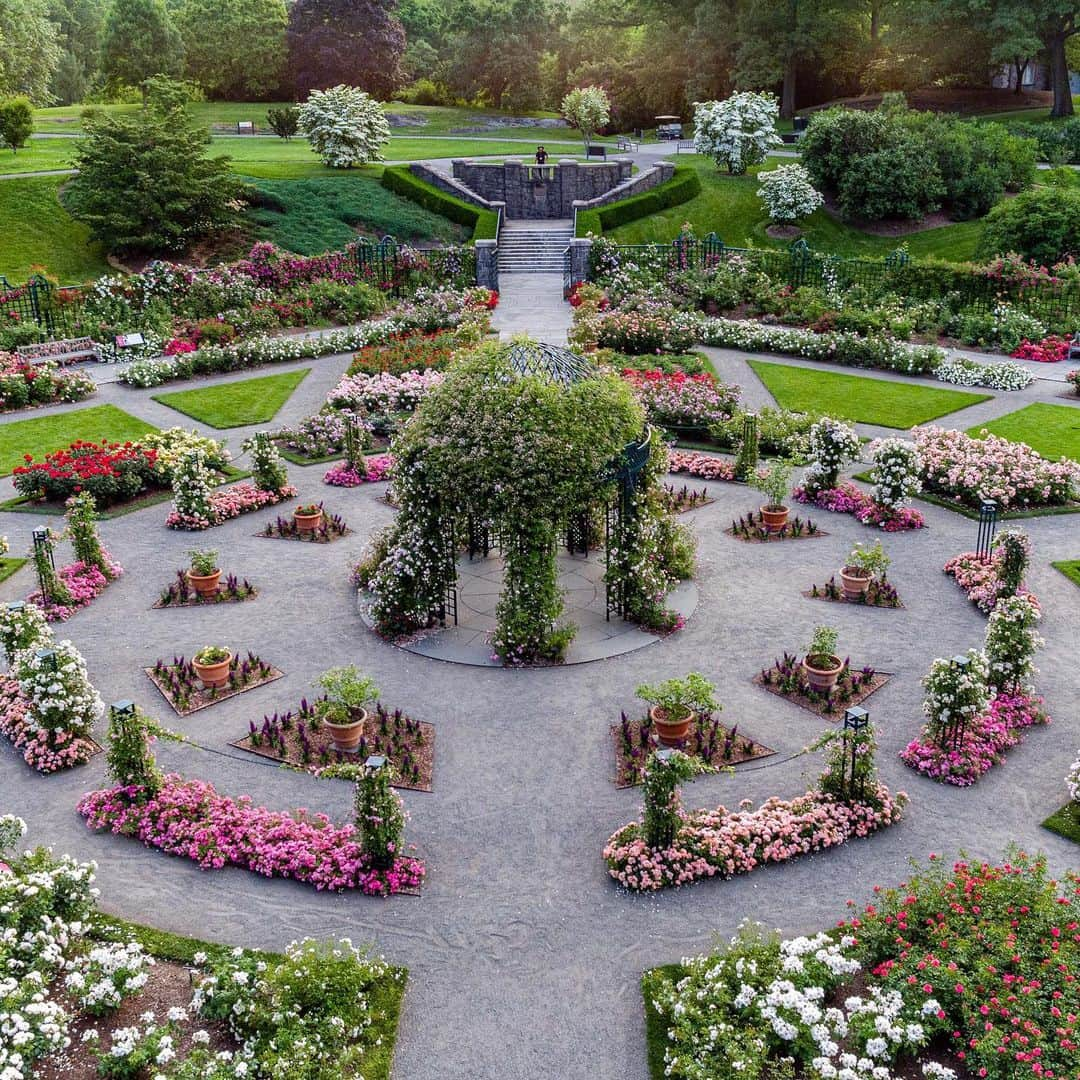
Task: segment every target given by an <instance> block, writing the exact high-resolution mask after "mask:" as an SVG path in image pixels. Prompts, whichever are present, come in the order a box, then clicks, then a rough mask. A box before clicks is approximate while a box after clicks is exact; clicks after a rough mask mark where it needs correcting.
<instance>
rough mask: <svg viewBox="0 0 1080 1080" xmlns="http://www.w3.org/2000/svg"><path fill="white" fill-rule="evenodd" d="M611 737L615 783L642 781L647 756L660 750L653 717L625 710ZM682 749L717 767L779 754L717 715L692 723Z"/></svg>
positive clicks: (613, 725)
mask: <svg viewBox="0 0 1080 1080" xmlns="http://www.w3.org/2000/svg"><path fill="white" fill-rule="evenodd" d="M611 737H612V740H613V742H614V744H615V786H616V787H619V788H625V787H634V786H635V785H637V784H640V783H641V782H642V781H643V779H644V776H645V761H646V759H647V758H648V756H649V754H651V753H652V752H653V751H654V750H658V749H660V740H659V739H658V738H657V736H656V731H655V729H654V725H653V722H652V720H651V719H650V718H649V716H648V714H646V715H645V716H643V717H641V718H640V719H638V720H631V719H629V718H628V717H627V715H626V713H623V714H622V719H621V720H620V722H619V723H618V724H612V725H611ZM682 749H683V752H684V753H687V754H689V755H690V756H691V757H696V758H698V759H699V760H701V761H704V762H705V763H706V764H707V765H710V766H712V767H713V768H716V769H722V768H725V767H728V766H731V765H741V764H742V763H743V762H744V761H754V760H755V759H756V758H763V757H770V756H771V755H772V754H775V753H776V751H775V750H773V749H771V748H770V747H768V746H763V745H762V744H761V743H759V742H755V741H754V740H753V739H751V738H749V737H748V736H746V735H740V734H739V725H738V724H735V725H734V726H733V727H730V728H728V727H725V726H724V725H723V724H721V723H720V721H719V720H717V719H715V717H706V718H704V719H703V720H702V721H700V722H699V723H698V724H697V725H692V726H691V729H690V734H689V736H688V737H687V740H686V744H685V745H684V746H683V747H682Z"/></svg>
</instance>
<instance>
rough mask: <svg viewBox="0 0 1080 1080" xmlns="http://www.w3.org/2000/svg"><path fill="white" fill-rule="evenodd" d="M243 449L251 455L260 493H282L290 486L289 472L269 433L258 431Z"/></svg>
mask: <svg viewBox="0 0 1080 1080" xmlns="http://www.w3.org/2000/svg"><path fill="white" fill-rule="evenodd" d="M243 448H244V450H245V451H246V452H247V453H249V454H250V455H251V472H252V475H253V477H254V480H255V486H256V487H257V488H259V490H260V491H281V490H282V488H284V487H285V485H286V484H288V482H289V473H288V470H287V469H286V468H285V463H284V462H283V461H282V460H281V454H280V452H279V451H278V448H277V443H275V442H274V441H273V439H271V438H270V433H269V432H267V431H256V432H255V434H254V435H252V436H251V438H250V439H247V440H246V441H245V442H244V447H243Z"/></svg>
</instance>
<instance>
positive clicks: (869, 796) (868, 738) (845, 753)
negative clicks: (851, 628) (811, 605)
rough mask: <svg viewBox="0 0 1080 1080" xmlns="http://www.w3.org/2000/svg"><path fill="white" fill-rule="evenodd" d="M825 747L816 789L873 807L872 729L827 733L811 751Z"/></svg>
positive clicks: (875, 776) (874, 747)
mask: <svg viewBox="0 0 1080 1080" xmlns="http://www.w3.org/2000/svg"><path fill="white" fill-rule="evenodd" d="M819 629H821V628H820V627H819ZM834 648H835V645H834ZM825 746H827V747H828V748H829V753H828V755H827V756H826V758H825V768H824V769H823V770H822V772H821V776H820V777H818V790H819V791H821V792H823V793H824V794H826V795H832V796H833V797H834V798H836V799H841V800H843V801H846V802H857V803H868V804H870V805H871V806H874V805H877V802H878V800H877V796H876V793H877V788H878V773H877V763H876V761H875V754H876V752H877V740H876V739H875V737H874V729H873V727H872V726H871V725H870V724H867V725H866V726H865V727H862V728H858V729H857V730H855V729H849V728H842V729H840V730H830V731H827V732H826V733H825V734H824V735H823V736H822V737H821V738H820V739H819V740H818V741H817V743H815V744H814V746H813V747H812V749H820V748H821V747H825Z"/></svg>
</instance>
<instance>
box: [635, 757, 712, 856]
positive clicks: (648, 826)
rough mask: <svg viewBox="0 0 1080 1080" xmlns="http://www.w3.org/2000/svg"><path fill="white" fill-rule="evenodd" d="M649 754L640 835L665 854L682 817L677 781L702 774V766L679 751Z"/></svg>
mask: <svg viewBox="0 0 1080 1080" xmlns="http://www.w3.org/2000/svg"><path fill="white" fill-rule="evenodd" d="M662 753H663V754H664V756H663V757H661V756H660V755H659V754H656V753H653V754H650V755H649V760H648V761H647V762H646V763H645V778H644V781H643V783H642V796H643V800H642V801H643V807H642V833H643V836H644V840H645V843H646V844H647V845H648V847H650V848H651V849H652V850H653V851H665V850H667V849H668V848H669V847H671V845H672V844H673V843H674V842H675V835H676V833H677V832H678V829H679V824H680V822H681V818H680V815H679V810H680V808H681V805H682V800H681V799H680V798H679V782H680V781H681V780H689V779H691V778H692V777H694V776H697V775H698V774H699V773H700V772H702V768H703V767H702V765H701V763H700V762H699V761H697V760H696V759H695V758H692V757H690V756H688V755H687V754H684V753H683V752H682V751H681V750H671V751H666V752H662Z"/></svg>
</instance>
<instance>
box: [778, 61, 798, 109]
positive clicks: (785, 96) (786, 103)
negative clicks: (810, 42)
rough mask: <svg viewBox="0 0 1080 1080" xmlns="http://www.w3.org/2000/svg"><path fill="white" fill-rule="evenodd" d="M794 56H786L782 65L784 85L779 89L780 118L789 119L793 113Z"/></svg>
mask: <svg viewBox="0 0 1080 1080" xmlns="http://www.w3.org/2000/svg"><path fill="white" fill-rule="evenodd" d="M795 74H796V65H795V57H794V56H791V57H789V58H788V62H787V64H786V65H785V67H784V85H783V89H782V90H781V91H780V118H781V119H782V120H790V119H791V118H792V117H793V116H794V115H795Z"/></svg>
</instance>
